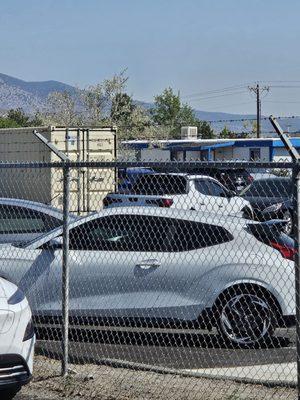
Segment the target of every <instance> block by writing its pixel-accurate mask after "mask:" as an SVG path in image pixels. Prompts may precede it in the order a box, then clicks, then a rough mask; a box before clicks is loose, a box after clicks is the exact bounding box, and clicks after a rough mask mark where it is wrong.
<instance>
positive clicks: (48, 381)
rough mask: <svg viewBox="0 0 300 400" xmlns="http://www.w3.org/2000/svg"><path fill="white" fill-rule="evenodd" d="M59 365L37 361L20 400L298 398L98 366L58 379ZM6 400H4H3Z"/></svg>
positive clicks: (280, 390) (282, 391)
mask: <svg viewBox="0 0 300 400" xmlns="http://www.w3.org/2000/svg"><path fill="white" fill-rule="evenodd" d="M59 368H60V366H59V362H57V361H54V360H49V359H47V358H45V357H37V358H36V361H35V372H34V374H35V378H34V380H33V382H32V383H31V384H30V385H28V386H26V387H24V388H23V390H22V391H21V392H20V394H19V395H18V396H17V397H16V398H15V399H16V400H53V399H61V398H67V399H69V400H73V399H74V400H85V399H88V400H90V399H99V400H100V399H101V400H150V399H151V400H167V399H172V400H192V399H193V400H212V399H216V400H221V399H222V400H238V399H247V400H248V399H249V400H250V399H251V400H258V399H270V400H271V399H272V400H277V399H282V400H292V399H293V400H294V399H296V398H297V393H296V390H295V389H291V388H284V387H275V388H269V387H265V386H260V385H252V384H239V383H235V382H232V381H224V380H212V379H202V378H190V377H181V376H179V375H171V374H159V373H154V372H145V371H138V370H130V369H125V368H113V367H108V366H95V365H84V366H83V365H71V369H72V370H73V371H74V372H75V373H72V374H71V375H70V376H69V377H68V378H66V379H63V378H61V377H59V376H58V372H59ZM1 400H2V399H1Z"/></svg>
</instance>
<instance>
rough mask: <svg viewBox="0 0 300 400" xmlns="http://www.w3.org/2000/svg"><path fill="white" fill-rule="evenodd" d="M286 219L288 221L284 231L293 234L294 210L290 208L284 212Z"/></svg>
mask: <svg viewBox="0 0 300 400" xmlns="http://www.w3.org/2000/svg"><path fill="white" fill-rule="evenodd" d="M282 218H283V219H284V220H285V221H287V223H286V225H285V228H284V233H286V234H287V235H291V234H292V233H293V230H294V229H293V228H294V223H293V216H292V212H291V211H290V210H286V211H284V213H283V217H282Z"/></svg>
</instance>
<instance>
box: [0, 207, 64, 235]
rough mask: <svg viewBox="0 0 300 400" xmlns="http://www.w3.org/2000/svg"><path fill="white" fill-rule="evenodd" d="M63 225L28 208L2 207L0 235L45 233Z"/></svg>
mask: <svg viewBox="0 0 300 400" xmlns="http://www.w3.org/2000/svg"><path fill="white" fill-rule="evenodd" d="M60 225H61V221H59V220H57V219H56V218H53V217H51V216H49V215H46V214H43V213H41V212H38V211H34V210H30V209H28V208H26V207H17V206H10V205H0V234H9V233H16V234H18V233H19V234H20V233H44V232H48V231H50V230H52V229H54V228H56V227H58V226H60Z"/></svg>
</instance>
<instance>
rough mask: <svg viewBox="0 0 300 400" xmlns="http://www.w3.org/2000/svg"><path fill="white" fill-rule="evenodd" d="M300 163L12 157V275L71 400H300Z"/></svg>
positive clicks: (0, 260) (8, 174) (46, 358)
mask: <svg viewBox="0 0 300 400" xmlns="http://www.w3.org/2000/svg"><path fill="white" fill-rule="evenodd" d="M296 168H297V166H294V165H293V164H292V163H289V162H281V163H257V162H256V163H242V162H240V163H237V164H235V165H233V163H232V162H230V163H225V162H219V163H218V162H215V163H213V162H210V163H204V162H190V163H188V162H183V163H178V162H176V163H175V162H169V163H160V162H149V163H137V162H135V163H129V162H102V163H101V162H97V163H96V162H82V163H52V164H46V163H35V164H27V163H18V164H17V163H15V164H0V188H1V194H2V198H1V199H0V243H2V245H1V247H0V275H1V276H3V277H5V278H6V279H8V280H10V281H12V282H13V283H15V284H17V285H18V286H19V288H20V289H21V290H22V291H23V292H24V293H25V294H26V296H27V298H28V301H29V304H30V306H31V309H32V313H33V317H34V323H35V328H36V335H37V344H36V361H35V365H36V367H35V368H36V369H35V375H37V376H38V377H39V379H38V381H41V379H43V381H44V379H45V377H48V378H49V379H48V382H49V385H50V386H52V387H55V388H56V390H59V388H60V389H61V386H60V385H61V383H59V382H60V381H58V380H57V378H56V376H57V375H59V374H60V373H61V363H60V361H63V362H62V368H63V372H64V373H65V374H66V373H67V372H68V371H70V370H71V375H72V372H74V370H75V373H76V374H75V375H74V377H75V378H74V379H75V388H76V389H75V388H74V387H72V390H73V392H72V390H71V389H70V391H69V392H68V393H69V394H68V395H69V398H73V397H72V395H73V396H74V398H77V397H76V395H78V393H79V392H80V391H81V392H82V393H84V390H85V389H84V385H85V384H87V385H90V386H89V397H92V398H93V396H94V398H115V399H123V398H124V399H125V398H137V399H142V398H149V399H150V398H155V399H156V398H163V397H166V398H175V399H205V398H208V399H210V398H220V399H221V398H240V397H239V396H240V395H241V396H243V395H245V393H248V397H241V398H255V399H258V398H269V397H270V398H271V397H272V398H282V399H286V398H294V397H293V396H295V392H294V391H292V389H291V388H296V387H297V351H296V346H297V334H296V330H295V326H296V303H297V305H298V303H299V296H296V295H295V281H296V285H299V280H297V279H295V278H297V277H298V274H299V268H298V264H299V262H298V251H297V249H298V246H297V231H298V224H297V220H298V218H297V215H298V212H297V207H298V202H297V196H296V193H297V176H296V173H297V171H296ZM82 174H85V175H88V176H89V177H90V178H91V177H94V178H93V179H89V180H88V182H89V184H88V187H80V193H79V189H78V184H79V181H80V182H82V180H79V176H81V175H82ZM63 211H64V212H63ZM295 259H296V269H295ZM295 271H296V274H295ZM296 287H297V286H296ZM297 326H298V325H297ZM72 376H73V375H72ZM81 378H83V379H81ZM88 378H91V379H92V378H93V379H92V382H93V384H92V385H91V384H90V381H89V379H88ZM0 379H1V377H0ZM243 382H244V383H248V384H249V383H257V384H260V385H262V384H263V385H265V387H261V386H257V385H253V386H243ZM267 386H273V387H277V388H278V389H276V392H275V394H274V393H273V392H272V395H270V394H268V393H267V392H266V390H267V389H266V388H267ZM282 386H283V388H281V389H279V387H282ZM64 390H66V387H65V386H64ZM68 390H69V389H68ZM203 390H204V391H203ZM290 391H291V392H290ZM78 396H79V395H78ZM232 396H235V397H232ZM245 396H246V395H245ZM251 396H252V397H251ZM268 396H269V397H268ZM276 396H277V397H276Z"/></svg>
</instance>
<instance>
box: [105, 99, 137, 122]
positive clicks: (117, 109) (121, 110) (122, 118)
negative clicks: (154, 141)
mask: <svg viewBox="0 0 300 400" xmlns="http://www.w3.org/2000/svg"><path fill="white" fill-rule="evenodd" d="M134 109H135V105H134V104H133V100H132V98H131V97H130V96H129V95H128V94H127V93H117V94H116V95H115V96H114V98H113V99H112V104H111V110H110V118H111V120H112V122H113V123H114V124H116V125H119V124H121V125H124V124H125V125H126V124H128V123H129V121H130V118H131V116H132V113H133V111H134Z"/></svg>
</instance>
